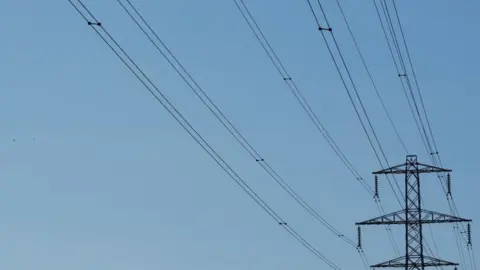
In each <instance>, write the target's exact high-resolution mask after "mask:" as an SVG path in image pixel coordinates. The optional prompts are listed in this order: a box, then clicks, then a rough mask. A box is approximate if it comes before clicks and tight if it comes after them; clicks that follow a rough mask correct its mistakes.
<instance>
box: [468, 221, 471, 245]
mask: <svg viewBox="0 0 480 270" xmlns="http://www.w3.org/2000/svg"><path fill="white" fill-rule="evenodd" d="M467 240H468V242H467V245H468V246H469V247H471V246H472V225H470V223H468V224H467Z"/></svg>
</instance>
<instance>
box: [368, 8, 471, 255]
mask: <svg viewBox="0 0 480 270" xmlns="http://www.w3.org/2000/svg"><path fill="white" fill-rule="evenodd" d="M380 1H381V0H380ZM373 2H374V5H375V9H376V11H377V15H378V18H379V21H380V23H381V25H382V30H383V32H384V36H385V39H386V41H387V44H388V47H389V50H390V53H391V56H392V59H393V62H394V64H395V67H396V68H397V72H398V74H399V75H400V71H399V68H398V65H397V63H396V59H395V57H394V55H393V52H392V49H391V46H390V41H389V39H388V37H387V34H386V31H385V27H384V24H383V19H382V18H381V15H380V12H379V8H378V6H377V4H376V2H375V0H374V1H373ZM392 2H393V7H394V11H395V13H394V14H395V16H396V19H397V23H398V26H399V29H400V34H401V37H402V39H403V45H404V47H405V51H406V54H407V58H408V62H409V64H410V68H411V71H412V75H413V78H414V82H415V86H416V89H417V93H418V96H419V99H420V105H421V106H420V107H421V108H422V111H423V115H424V117H425V122H426V123H427V128H428V130H429V134H428V133H427V132H426V130H425V126H424V125H423V121H422V116H421V114H420V112H419V110H418V105H417V102H416V99H415V95H414V94H413V91H412V86H411V83H410V80H409V77H408V74H407V71H406V67H405V63H404V61H403V56H402V53H401V49H400V46H399V44H398V43H399V42H398V38H397V36H396V34H395V29H394V26H393V22H392V19H391V15H390V12H389V9H388V5H387V3H386V2H385V0H384V1H383V2H382V1H381V4H382V10H383V12H384V16H385V20H386V22H387V23H388V26H389V30H390V34H391V37H392V43H394V45H395V47H396V50H397V57H398V58H399V62H400V65H401V66H402V68H403V70H404V75H405V76H404V77H405V80H406V82H407V86H408V87H409V90H410V94H411V96H412V101H413V103H414V104H415V107H416V114H417V116H418V118H419V121H420V125H419V122H418V121H417V117H416V115H415V111H414V110H413V108H412V106H411V104H410V100H409V99H408V95H407V94H406V95H407V101H408V102H409V106H410V109H411V111H412V114H413V116H414V119H415V122H416V125H417V128H418V130H419V132H420V135H421V138H422V141H423V143H424V146H425V149H426V151H427V153H428V155H429V156H430V159H431V161H432V163H433V165H434V166H439V167H443V164H442V162H441V158H440V154H439V151H438V148H437V144H436V142H435V138H434V135H433V131H432V128H431V125H430V121H429V119H428V115H427V111H426V108H425V104H424V101H423V97H422V94H421V91H420V87H419V84H418V79H417V76H416V73H415V69H414V66H413V61H412V59H411V56H410V52H409V49H408V45H407V42H406V38H405V34H404V31H403V27H402V24H401V21H400V16H399V14H398V9H397V7H396V3H395V1H392ZM402 87H403V88H404V91H405V92H406V89H405V87H404V85H403V81H402ZM420 126H421V127H420ZM422 131H423V132H422ZM429 136H430V139H429ZM430 141H431V142H432V143H430ZM435 157H436V158H435ZM437 159H438V161H437ZM437 176H438V178H439V180H440V184H441V186H442V188H443V190H444V193H445V195H446V198H447V201H448V204H449V208H450V213H451V214H452V215H457V216H459V213H458V209H456V205H455V201H454V200H453V197H452V196H449V194H448V192H447V190H446V189H445V183H444V182H445V175H444V174H441V173H438V174H437ZM456 225H457V226H461V227H462V228H463V229H464V230H465V227H464V225H463V224H462V223H456ZM457 230H458V227H455V225H454V232H456V231H457ZM455 237H456V240H457V241H458V238H459V237H460V238H464V237H462V235H461V233H455ZM433 239H434V238H433ZM464 240H465V241H466V239H465V238H464ZM434 241H435V240H434ZM434 243H435V242H434ZM457 248H458V250H459V253H460V255H461V258H462V257H464V255H463V249H461V247H460V245H459V244H457ZM437 253H438V251H437ZM473 259H474V258H473ZM462 260H463V261H464V259H462Z"/></svg>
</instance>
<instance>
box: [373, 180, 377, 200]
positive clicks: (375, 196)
mask: <svg viewBox="0 0 480 270" xmlns="http://www.w3.org/2000/svg"><path fill="white" fill-rule="evenodd" d="M373 197H374V198H377V199H378V175H375V195H374V196H373Z"/></svg>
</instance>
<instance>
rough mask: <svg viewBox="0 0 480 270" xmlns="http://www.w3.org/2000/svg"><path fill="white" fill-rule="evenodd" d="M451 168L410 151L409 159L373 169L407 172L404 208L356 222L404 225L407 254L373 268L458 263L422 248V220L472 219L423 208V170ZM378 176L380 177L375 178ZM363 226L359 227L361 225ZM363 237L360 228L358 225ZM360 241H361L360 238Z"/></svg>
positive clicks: (451, 264) (386, 172) (433, 170)
mask: <svg viewBox="0 0 480 270" xmlns="http://www.w3.org/2000/svg"><path fill="white" fill-rule="evenodd" d="M449 172H451V170H448V169H443V168H439V167H434V166H430V165H425V164H421V163H418V160H417V156H415V155H408V156H407V158H406V162H405V163H404V164H401V165H397V166H393V167H391V168H388V169H384V170H381V171H377V172H374V173H373V174H374V175H375V176H377V175H381V174H385V175H387V174H404V175H405V190H404V192H405V206H404V207H405V208H404V209H403V210H400V211H397V212H394V213H390V214H386V215H383V216H380V217H376V218H373V219H369V220H366V221H363V222H358V223H356V225H358V226H362V225H399V224H401V225H405V255H404V256H402V257H398V258H395V259H392V260H389V261H386V262H382V263H379V264H375V265H372V266H371V267H373V268H385V267H398V268H405V269H407V270H409V269H421V270H423V269H425V267H430V266H457V265H458V264H457V263H453V262H449V261H444V260H441V259H438V258H433V257H430V256H426V255H425V254H424V250H423V232H422V225H423V224H432V223H455V222H470V221H471V220H469V219H463V218H460V217H455V216H451V215H446V214H442V213H437V212H433V211H429V210H425V209H422V196H421V192H420V174H425V173H449ZM376 179H377V178H376ZM375 186H376V190H375V196H378V183H377V182H376V183H375ZM359 228H360V227H359ZM359 237H360V229H359ZM359 245H361V241H360V239H359Z"/></svg>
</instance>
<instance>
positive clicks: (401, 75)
mask: <svg viewBox="0 0 480 270" xmlns="http://www.w3.org/2000/svg"><path fill="white" fill-rule="evenodd" d="M398 77H407V74H398Z"/></svg>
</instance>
